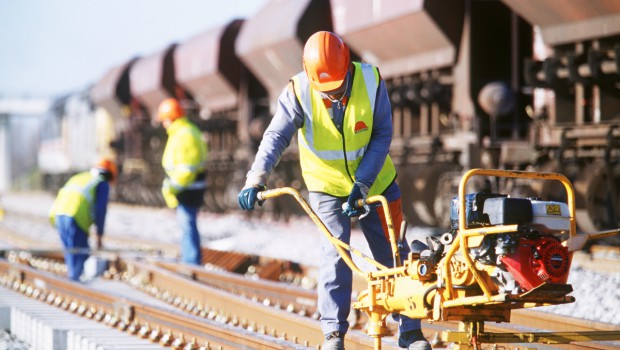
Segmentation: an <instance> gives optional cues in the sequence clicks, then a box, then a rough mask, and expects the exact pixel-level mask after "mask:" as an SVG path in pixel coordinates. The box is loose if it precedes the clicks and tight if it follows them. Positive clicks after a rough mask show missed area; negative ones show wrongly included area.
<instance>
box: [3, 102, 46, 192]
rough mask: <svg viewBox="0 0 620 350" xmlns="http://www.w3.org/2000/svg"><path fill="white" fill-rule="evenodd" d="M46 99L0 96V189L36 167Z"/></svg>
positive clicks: (12, 185)
mask: <svg viewBox="0 0 620 350" xmlns="http://www.w3.org/2000/svg"><path fill="white" fill-rule="evenodd" d="M49 106H50V101H49V100H48V99H41V98H7V97H3V98H0V192H4V191H7V190H9V189H11V188H13V187H14V185H15V184H16V182H17V181H18V180H20V179H23V178H26V177H27V176H28V175H29V174H31V173H32V171H33V170H35V169H36V168H37V152H38V149H39V144H40V136H39V135H40V131H41V126H42V123H43V120H44V116H45V114H46V113H47V111H48V109H49Z"/></svg>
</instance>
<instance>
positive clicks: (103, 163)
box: [95, 158, 118, 182]
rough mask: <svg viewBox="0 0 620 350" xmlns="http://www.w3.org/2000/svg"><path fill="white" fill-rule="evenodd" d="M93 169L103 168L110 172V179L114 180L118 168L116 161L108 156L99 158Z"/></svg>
mask: <svg viewBox="0 0 620 350" xmlns="http://www.w3.org/2000/svg"><path fill="white" fill-rule="evenodd" d="M95 169H99V170H104V171H107V172H109V173H110V176H111V178H110V181H111V182H114V180H116V176H117V175H118V169H117V168H116V163H114V161H113V160H111V159H109V158H101V159H100V160H99V161H98V162H97V164H95Z"/></svg>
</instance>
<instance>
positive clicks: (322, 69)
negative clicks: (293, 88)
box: [303, 31, 351, 92]
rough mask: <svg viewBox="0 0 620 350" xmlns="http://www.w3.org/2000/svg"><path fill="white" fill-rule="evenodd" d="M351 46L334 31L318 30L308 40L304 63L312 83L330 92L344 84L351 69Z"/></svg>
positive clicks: (323, 90) (319, 88)
mask: <svg viewBox="0 0 620 350" xmlns="http://www.w3.org/2000/svg"><path fill="white" fill-rule="evenodd" d="M350 63H351V60H350V53H349V48H348V47H347V45H345V43H344V42H343V41H342V39H340V37H339V36H338V35H336V34H334V33H332V32H324V31H322V32H316V33H314V34H312V36H311V37H310V38H309V39H308V41H306V45H305V46H304V57H303V64H304V70H305V71H306V75H307V76H308V80H309V81H310V85H311V86H312V87H313V88H314V89H315V90H318V91H321V92H329V91H334V90H336V89H338V88H339V87H340V86H342V83H343V82H344V79H345V78H346V76H347V72H348V70H349V64H350Z"/></svg>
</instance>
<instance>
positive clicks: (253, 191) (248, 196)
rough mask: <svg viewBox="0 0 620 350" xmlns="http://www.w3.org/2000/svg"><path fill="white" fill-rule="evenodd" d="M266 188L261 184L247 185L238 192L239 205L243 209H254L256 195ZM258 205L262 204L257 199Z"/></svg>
mask: <svg viewBox="0 0 620 350" xmlns="http://www.w3.org/2000/svg"><path fill="white" fill-rule="evenodd" d="M265 189H266V187H265V186H263V185H257V186H252V187H247V188H244V189H242V190H241V192H239V196H238V198H239V207H241V209H243V210H254V204H256V200H257V198H256V196H257V195H258V192H260V191H264V190H265ZM258 205H263V201H258Z"/></svg>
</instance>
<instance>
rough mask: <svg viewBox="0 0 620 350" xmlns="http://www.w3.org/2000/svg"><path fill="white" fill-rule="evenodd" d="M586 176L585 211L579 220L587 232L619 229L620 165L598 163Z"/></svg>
mask: <svg viewBox="0 0 620 350" xmlns="http://www.w3.org/2000/svg"><path fill="white" fill-rule="evenodd" d="M584 175H585V180H584V181H585V196H584V197H585V198H584V199H585V203H584V204H585V205H584V207H585V210H584V212H583V213H581V215H580V217H578V218H577V224H579V227H580V228H581V229H582V230H584V231H587V232H594V231H601V230H607V229H612V228H616V227H618V224H619V222H618V219H619V218H620V212H619V209H620V202H619V200H618V198H619V197H620V193H619V189H620V164H605V163H604V162H596V163H594V164H593V165H592V166H590V167H588V171H585V172H584Z"/></svg>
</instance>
